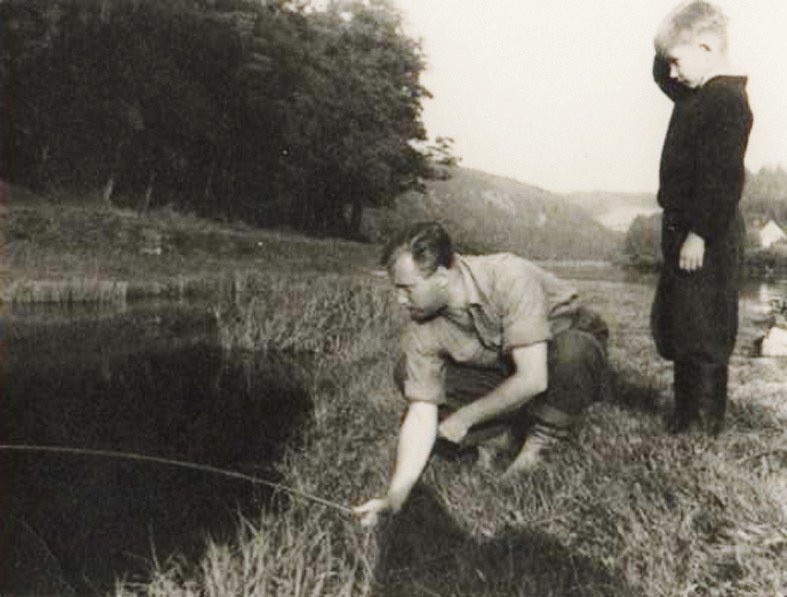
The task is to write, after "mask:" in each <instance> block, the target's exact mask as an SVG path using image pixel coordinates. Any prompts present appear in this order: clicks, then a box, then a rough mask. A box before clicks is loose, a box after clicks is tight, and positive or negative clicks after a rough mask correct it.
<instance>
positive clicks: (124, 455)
mask: <svg viewBox="0 0 787 597" xmlns="http://www.w3.org/2000/svg"><path fill="white" fill-rule="evenodd" d="M3 450H5V451H7V452H48V453H55V454H75V455H79V456H98V457H103V458H118V459H122V460H136V461H140V462H154V463H156V464H166V465H168V466H175V467H179V468H185V469H190V470H194V471H200V472H203V473H212V474H214V475H221V476H223V477H228V478H230V479H240V480H242V481H247V482H249V483H253V484H255V485H265V486H266V487H271V488H273V489H276V490H279V491H283V492H285V493H288V494H290V495H293V496H296V497H299V498H302V499H306V500H309V501H312V502H316V503H318V504H322V505H323V506H328V507H329V508H333V509H335V510H339V511H340V512H344V513H346V514H352V513H353V512H352V510H351V509H350V508H348V507H347V506H342V505H341V504H339V503H337V502H332V501H330V500H326V499H325V498H321V497H319V496H316V495H312V494H310V493H306V492H305V491H300V490H298V489H294V488H292V487H288V486H287V485H282V484H281V483H275V482H274V481H268V480H266V479H260V478H259V477H254V476H252V475H247V474H245V473H239V472H237V471H231V470H227V469H223V468H218V467H215V466H211V465H209V464H199V463H197V462H188V461H185V460H175V459H173V458H164V457H162V456H148V455H146V454H136V453H134V452H119V451H116V450H95V449H92V448H72V447H68V446H36V445H30V444H0V451H3Z"/></svg>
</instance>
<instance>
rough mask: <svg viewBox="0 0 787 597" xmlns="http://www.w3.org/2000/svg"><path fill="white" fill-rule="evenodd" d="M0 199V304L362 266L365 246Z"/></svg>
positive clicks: (187, 219) (157, 214)
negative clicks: (0, 257)
mask: <svg viewBox="0 0 787 597" xmlns="http://www.w3.org/2000/svg"><path fill="white" fill-rule="evenodd" d="M4 199H5V200H4V201H2V202H0V256H2V259H0V299H1V300H2V301H3V302H6V303H61V304H65V303H75V302H96V303H119V302H123V301H125V300H128V299H137V298H189V297H197V296H225V295H227V294H232V293H242V292H244V291H245V290H246V289H247V288H248V287H253V286H255V285H256V286H257V287H259V286H260V285H261V284H263V283H265V281H266V280H267V279H269V278H268V277H267V276H266V275H265V274H269V273H271V272H293V271H299V270H300V271H312V272H313V271H319V272H326V273H330V272H347V271H353V270H356V269H358V270H364V269H369V268H371V267H373V266H374V265H375V258H374V254H373V252H372V251H370V250H369V247H368V246H365V245H363V244H360V243H352V242H346V241H341V240H336V239H315V238H309V237H305V236H303V235H299V234H295V233H287V232H277V231H265V230H259V229H255V228H251V227H249V226H246V225H244V224H238V223H220V222H213V221H210V220H205V219H201V218H197V217H194V216H190V215H188V214H181V213H177V212H174V211H172V210H169V209H160V210H155V211H152V212H150V213H148V214H147V215H145V216H141V215H139V214H138V213H137V212H135V211H131V210H122V209H115V208H111V207H108V206H106V205H103V204H101V203H98V202H95V201H92V202H91V201H89V200H85V199H84V198H77V199H72V198H69V197H63V196H61V195H53V196H51V197H48V198H42V197H38V196H35V195H32V194H30V193H28V192H25V191H23V190H20V189H15V188H6V190H5V197H4Z"/></svg>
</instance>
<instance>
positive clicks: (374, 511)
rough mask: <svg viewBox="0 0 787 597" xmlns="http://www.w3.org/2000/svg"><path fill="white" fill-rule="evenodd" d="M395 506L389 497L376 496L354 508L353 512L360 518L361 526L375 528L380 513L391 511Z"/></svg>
mask: <svg viewBox="0 0 787 597" xmlns="http://www.w3.org/2000/svg"><path fill="white" fill-rule="evenodd" d="M392 510H393V506H392V504H391V500H390V499H389V498H388V497H382V498H374V499H371V500H369V501H368V502H366V503H365V504H361V505H360V506H355V507H354V508H353V514H354V515H355V516H356V517H358V518H359V519H360V522H361V526H362V527H367V528H374V527H375V526H376V525H377V522H378V521H379V519H380V514H384V513H385V512H391V511H392Z"/></svg>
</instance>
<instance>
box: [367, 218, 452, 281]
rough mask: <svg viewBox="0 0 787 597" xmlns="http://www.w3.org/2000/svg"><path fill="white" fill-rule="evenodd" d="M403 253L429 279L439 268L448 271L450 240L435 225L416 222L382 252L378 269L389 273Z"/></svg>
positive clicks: (450, 253) (450, 256) (438, 225)
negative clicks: (383, 267)
mask: <svg viewBox="0 0 787 597" xmlns="http://www.w3.org/2000/svg"><path fill="white" fill-rule="evenodd" d="M403 253H410V254H411V255H412V256H413V262H415V265H416V267H418V269H419V270H420V272H421V273H422V274H423V275H424V276H431V275H432V274H433V273H435V272H436V271H437V268H438V267H440V266H441V265H442V266H443V267H451V263H452V262H453V260H454V248H453V245H452V244H451V237H450V236H448V232H446V231H445V228H443V227H442V226H441V225H440V224H438V223H437V222H419V223H418V224H413V225H412V226H410V227H409V228H407V229H405V230H403V231H402V232H400V233H399V234H397V235H396V236H395V237H394V238H393V239H392V240H391V241H390V242H389V243H388V244H387V245H386V247H385V249H384V250H383V255H382V259H381V260H380V261H381V263H382V265H384V266H385V267H386V268H388V269H390V268H391V266H392V265H393V264H394V262H395V261H396V260H397V259H398V258H399V256H400V255H402V254H403Z"/></svg>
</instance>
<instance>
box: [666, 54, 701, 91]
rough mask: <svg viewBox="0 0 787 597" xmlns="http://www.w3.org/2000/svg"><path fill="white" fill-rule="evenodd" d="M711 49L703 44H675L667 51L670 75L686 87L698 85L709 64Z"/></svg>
mask: <svg viewBox="0 0 787 597" xmlns="http://www.w3.org/2000/svg"><path fill="white" fill-rule="evenodd" d="M711 59H712V55H711V50H710V49H709V48H708V47H707V46H706V45H703V44H699V43H688V44H681V45H678V46H675V47H674V48H672V49H671V50H670V51H669V52H668V53H667V60H668V61H669V65H670V77H672V78H673V79H677V80H678V81H680V82H681V83H683V84H684V85H686V86H688V87H692V88H694V87H699V86H700V85H702V84H703V83H704V82H705V75H706V74H707V73H708V71H709V69H710V66H711Z"/></svg>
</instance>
